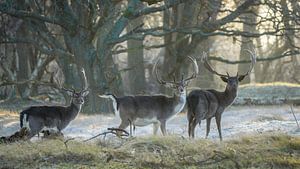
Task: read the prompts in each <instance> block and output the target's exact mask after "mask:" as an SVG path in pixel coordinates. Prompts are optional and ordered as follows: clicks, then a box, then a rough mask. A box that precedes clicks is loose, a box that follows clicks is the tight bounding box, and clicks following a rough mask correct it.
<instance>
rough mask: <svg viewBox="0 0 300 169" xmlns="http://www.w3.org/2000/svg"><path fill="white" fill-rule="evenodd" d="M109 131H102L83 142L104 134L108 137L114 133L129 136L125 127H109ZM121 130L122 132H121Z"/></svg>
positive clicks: (119, 135)
mask: <svg viewBox="0 0 300 169" xmlns="http://www.w3.org/2000/svg"><path fill="white" fill-rule="evenodd" d="M107 130H108V131H105V132H103V133H100V134H97V135H95V136H93V137H91V138H89V139H86V140H83V142H87V141H90V140H92V139H95V138H97V137H99V136H104V137H106V135H107V134H113V135H116V136H118V137H128V136H129V133H128V132H127V131H126V130H124V129H120V128H107ZM120 132H121V133H120Z"/></svg>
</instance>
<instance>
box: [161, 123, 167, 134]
mask: <svg viewBox="0 0 300 169" xmlns="http://www.w3.org/2000/svg"><path fill="white" fill-rule="evenodd" d="M160 130H161V132H162V134H163V135H164V136H165V135H167V130H166V121H165V120H163V121H161V122H160Z"/></svg>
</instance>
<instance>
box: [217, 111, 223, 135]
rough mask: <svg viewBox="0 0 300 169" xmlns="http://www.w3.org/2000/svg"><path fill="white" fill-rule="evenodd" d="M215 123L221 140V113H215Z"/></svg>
mask: <svg viewBox="0 0 300 169" xmlns="http://www.w3.org/2000/svg"><path fill="white" fill-rule="evenodd" d="M216 123H217V127H218V132H219V137H220V140H221V141H222V133H221V114H216Z"/></svg>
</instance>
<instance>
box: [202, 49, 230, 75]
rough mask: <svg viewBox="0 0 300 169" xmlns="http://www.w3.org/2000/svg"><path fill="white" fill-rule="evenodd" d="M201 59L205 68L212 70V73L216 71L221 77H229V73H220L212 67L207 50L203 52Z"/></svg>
mask: <svg viewBox="0 0 300 169" xmlns="http://www.w3.org/2000/svg"><path fill="white" fill-rule="evenodd" d="M201 61H202V62H203V64H204V66H205V68H206V69H207V70H208V71H210V72H211V73H214V74H216V75H218V76H221V77H227V76H228V73H227V75H223V74H220V73H218V72H216V71H215V70H214V69H213V68H212V67H211V65H210V64H209V63H208V60H207V54H206V53H205V52H203V55H202V58H201Z"/></svg>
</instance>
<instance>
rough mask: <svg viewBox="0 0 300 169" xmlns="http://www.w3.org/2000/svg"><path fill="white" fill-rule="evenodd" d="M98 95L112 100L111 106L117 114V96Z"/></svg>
mask: <svg viewBox="0 0 300 169" xmlns="http://www.w3.org/2000/svg"><path fill="white" fill-rule="evenodd" d="M98 96H99V97H101V98H107V99H111V100H112V101H113V107H114V111H115V114H116V115H117V116H119V102H118V98H117V97H116V96H115V95H114V94H104V95H98Z"/></svg>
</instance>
